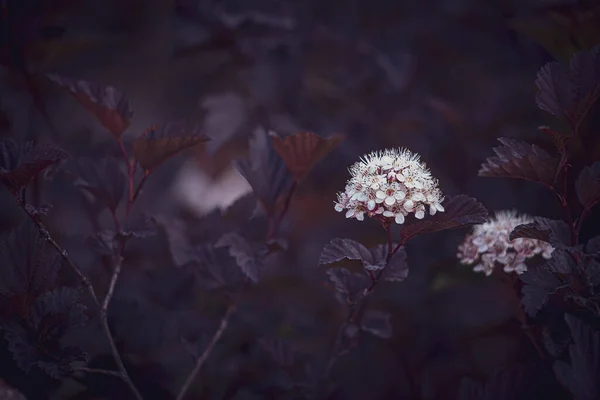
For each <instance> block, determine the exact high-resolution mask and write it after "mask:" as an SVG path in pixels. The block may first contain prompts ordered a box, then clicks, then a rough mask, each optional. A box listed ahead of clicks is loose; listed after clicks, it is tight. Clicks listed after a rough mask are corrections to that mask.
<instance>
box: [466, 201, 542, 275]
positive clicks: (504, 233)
mask: <svg viewBox="0 0 600 400" xmlns="http://www.w3.org/2000/svg"><path fill="white" fill-rule="evenodd" d="M531 222H533V220H532V218H531V217H528V216H526V215H519V214H517V212H516V211H499V212H497V213H496V215H495V217H494V218H493V219H491V220H490V221H488V222H486V223H484V224H481V225H477V226H475V227H474V228H473V231H472V232H471V233H470V234H468V235H467V236H466V237H465V240H464V242H463V243H462V244H461V245H460V246H458V254H457V257H458V259H459V260H460V262H461V263H462V264H467V265H473V264H475V265H474V267H473V271H476V272H484V273H485V275H486V276H489V275H491V274H492V272H493V271H494V267H495V266H501V267H502V268H503V270H504V272H513V271H514V272H516V273H517V274H522V273H523V272H525V271H526V270H527V265H526V264H525V261H526V260H528V259H530V258H532V257H534V256H536V255H538V254H541V256H542V257H543V258H545V259H550V257H551V255H552V252H553V251H554V248H553V247H552V246H551V245H550V244H549V243H546V242H543V241H540V240H536V239H524V238H518V239H514V240H510V239H509V236H510V233H511V232H512V231H513V230H514V229H515V228H516V227H517V226H518V225H522V224H528V223H531Z"/></svg>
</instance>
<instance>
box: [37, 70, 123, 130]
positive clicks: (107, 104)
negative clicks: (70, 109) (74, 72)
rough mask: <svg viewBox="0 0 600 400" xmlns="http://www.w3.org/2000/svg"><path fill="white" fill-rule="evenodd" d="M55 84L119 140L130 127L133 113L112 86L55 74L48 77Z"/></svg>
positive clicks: (121, 94) (120, 94) (121, 95)
mask: <svg viewBox="0 0 600 400" xmlns="http://www.w3.org/2000/svg"><path fill="white" fill-rule="evenodd" d="M47 76H48V78H49V79H50V80H51V81H53V82H54V83H56V84H58V85H59V86H60V87H62V88H63V89H66V90H67V91H68V92H69V93H70V94H71V95H72V96H73V97H75V99H76V100H77V101H78V102H79V103H81V105H83V106H84V107H85V108H87V109H88V110H89V111H90V112H91V113H92V114H94V115H95V116H96V118H97V119H98V121H99V122H100V123H101V124H102V126H104V127H105V128H106V129H108V130H109V131H110V132H111V133H112V134H113V135H115V137H116V138H117V139H120V138H121V135H123V132H125V130H126V129H127V128H128V127H129V124H130V120H131V117H132V116H133V111H132V110H131V105H130V104H129V100H127V98H126V97H125V95H124V94H123V93H121V92H119V91H118V90H117V89H115V88H114V87H112V86H106V87H104V86H100V85H98V84H96V83H92V82H88V81H83V80H74V79H71V78H66V77H62V76H59V75H55V74H49V75H47Z"/></svg>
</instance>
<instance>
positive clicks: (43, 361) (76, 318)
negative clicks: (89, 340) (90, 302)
mask: <svg viewBox="0 0 600 400" xmlns="http://www.w3.org/2000/svg"><path fill="white" fill-rule="evenodd" d="M28 316H29V317H28V319H27V321H26V322H25V321H23V322H22V323H17V322H16V321H15V322H11V323H9V324H4V325H3V326H2V328H3V329H4V330H5V336H4V337H5V339H6V340H7V342H8V348H9V351H10V352H11V353H12V355H13V357H14V359H15V361H16V362H17V364H18V365H19V367H20V368H21V369H23V370H24V371H26V372H27V371H30V370H31V369H32V368H33V367H35V368H39V369H41V370H42V371H44V372H45V373H46V374H48V375H50V376H51V377H53V378H56V379H59V378H62V377H64V376H67V375H69V374H71V373H72V372H73V370H72V368H71V363H72V362H74V361H86V358H87V357H86V354H85V353H84V352H83V351H82V350H80V349H78V348H76V347H71V346H66V345H64V344H63V343H62V342H63V340H62V339H63V338H64V337H65V335H66V334H67V333H68V332H69V331H70V330H72V329H74V328H79V327H81V326H83V325H84V324H85V323H86V322H87V316H86V314H85V307H84V306H83V305H81V304H80V303H79V292H78V291H77V290H75V289H71V288H59V289H56V290H53V291H51V292H46V293H45V294H43V295H42V296H40V297H38V298H37V299H36V301H35V302H34V304H33V305H32V306H31V309H30V311H29V313H28Z"/></svg>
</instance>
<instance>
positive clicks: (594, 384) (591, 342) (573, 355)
mask: <svg viewBox="0 0 600 400" xmlns="http://www.w3.org/2000/svg"><path fill="white" fill-rule="evenodd" d="M565 320H566V321H567V324H568V325H569V329H570V331H571V337H572V338H573V343H572V344H571V345H569V357H570V363H566V362H564V361H556V362H555V363H554V373H555V374H556V377H557V378H558V380H559V382H560V383H561V384H562V385H563V386H564V387H565V388H567V389H568V390H569V391H570V392H571V393H572V395H573V396H574V398H575V399H576V400H595V399H598V397H599V396H600V364H599V362H598V360H600V334H599V333H598V332H595V331H594V330H592V328H591V327H590V326H588V325H586V324H585V323H583V322H582V321H580V320H578V319H576V318H575V317H573V316H571V315H568V314H567V315H565Z"/></svg>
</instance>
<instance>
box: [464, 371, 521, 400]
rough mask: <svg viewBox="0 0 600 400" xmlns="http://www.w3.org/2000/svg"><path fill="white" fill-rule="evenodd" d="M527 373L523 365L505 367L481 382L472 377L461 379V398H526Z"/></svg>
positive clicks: (507, 399) (498, 399)
mask: <svg viewBox="0 0 600 400" xmlns="http://www.w3.org/2000/svg"><path fill="white" fill-rule="evenodd" d="M526 377H527V376H526V374H525V373H524V368H523V367H522V366H521V365H516V366H512V367H508V368H503V369H501V370H498V371H496V372H495V373H494V374H492V376H490V377H489V378H488V379H486V381H485V383H483V384H481V383H479V382H477V381H475V380H473V379H471V378H464V379H463V380H462V381H461V384H460V389H459V394H458V399H459V400H509V399H526V398H530V397H527V394H525V393H523V390H524V389H526V388H524V383H525V382H526Z"/></svg>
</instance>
